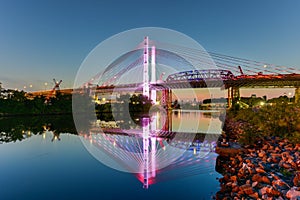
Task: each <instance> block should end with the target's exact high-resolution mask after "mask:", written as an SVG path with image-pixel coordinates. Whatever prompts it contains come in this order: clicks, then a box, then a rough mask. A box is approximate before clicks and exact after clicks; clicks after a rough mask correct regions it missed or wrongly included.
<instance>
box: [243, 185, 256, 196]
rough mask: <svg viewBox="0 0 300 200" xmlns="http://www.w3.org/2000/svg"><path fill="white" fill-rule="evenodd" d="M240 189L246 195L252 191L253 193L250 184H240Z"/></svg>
mask: <svg viewBox="0 0 300 200" xmlns="http://www.w3.org/2000/svg"><path fill="white" fill-rule="evenodd" d="M240 190H241V191H243V193H245V194H247V195H250V194H253V193H254V191H253V189H252V187H251V185H250V184H245V185H242V186H241V187H240Z"/></svg>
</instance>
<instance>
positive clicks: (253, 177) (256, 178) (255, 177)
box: [252, 174, 261, 182]
mask: <svg viewBox="0 0 300 200" xmlns="http://www.w3.org/2000/svg"><path fill="white" fill-rule="evenodd" d="M252 181H253V182H261V176H260V175H259V174H254V175H253V176H252Z"/></svg>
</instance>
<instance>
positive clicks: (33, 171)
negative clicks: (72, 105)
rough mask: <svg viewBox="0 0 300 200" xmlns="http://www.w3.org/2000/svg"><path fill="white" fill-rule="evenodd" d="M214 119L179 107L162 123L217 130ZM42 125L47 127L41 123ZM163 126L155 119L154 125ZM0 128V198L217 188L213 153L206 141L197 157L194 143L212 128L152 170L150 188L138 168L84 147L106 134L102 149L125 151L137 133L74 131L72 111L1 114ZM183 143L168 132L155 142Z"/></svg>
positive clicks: (188, 192) (190, 194)
mask: <svg viewBox="0 0 300 200" xmlns="http://www.w3.org/2000/svg"><path fill="white" fill-rule="evenodd" d="M180 118H181V119H182V120H180V122H178V120H179V119H180ZM176 120H177V121H176ZM209 120H213V121H214V123H213V125H211V126H208V121H209ZM137 121H138V120H137ZM170 121H171V122H170ZM157 122H159V120H157ZM198 122H199V124H200V127H199V128H198V129H197V130H194V129H195V127H193V125H192V124H195V123H198ZM100 123H102V125H101V126H102V127H103V123H104V124H109V123H108V122H103V121H102V122H99V120H98V121H92V122H91V123H90V124H91V129H90V130H94V132H95V130H97V127H98V128H99V126H100V125H99V124H100ZM125 123H126V122H125ZM179 123H182V126H178V124H179ZM218 123H219V120H218V118H217V117H212V116H211V115H203V114H202V113H199V112H193V113H190V112H181V113H179V114H178V113H177V114H174V113H172V114H171V120H169V122H168V127H167V128H168V129H172V130H169V131H170V132H171V131H172V132H177V133H176V135H177V134H180V133H179V132H180V131H182V132H185V134H187V133H188V132H192V131H196V132H197V131H198V132H203V131H209V132H216V131H218ZM45 125H47V126H48V127H47V128H49V129H48V130H47V131H45V130H44V129H43V126H44V127H45ZM120 126H122V125H120ZM162 126H163V125H161V124H159V123H157V124H156V127H157V128H158V129H162ZM112 129H114V128H111V127H110V128H109V130H110V131H111V130H112ZM119 129H120V128H119ZM130 129H135V130H139V125H138V123H137V125H135V126H134V127H133V125H132V124H131V125H130ZM29 130H30V131H29ZM0 132H1V137H0V139H1V140H0V141H1V144H0V160H1V161H0V172H1V173H0V174H1V178H0V195H1V197H0V199H121V198H122V199H123V198H126V199H211V197H212V196H213V195H214V194H215V192H216V191H218V189H219V183H218V181H217V180H216V178H217V177H220V175H219V174H218V173H217V172H215V159H216V156H217V155H216V154H215V153H214V152H212V151H211V150H209V148H211V146H208V147H209V148H208V150H207V151H205V155H202V156H201V158H199V155H200V153H202V154H203V151H200V150H199V148H201V147H202V146H201V145H203V144H204V143H205V141H206V140H207V141H208V142H209V144H213V140H215V138H216V136H215V135H214V136H213V134H212V135H210V136H209V137H206V139H203V138H204V137H203V136H201V135H200V136H199V135H197V137H196V138H198V139H195V140H193V141H192V142H191V144H188V145H189V146H190V148H188V150H187V151H185V153H184V154H183V155H182V156H180V157H179V158H178V160H176V161H175V162H174V163H173V164H171V165H168V166H166V167H164V168H162V169H159V170H156V171H155V176H153V174H152V177H151V179H149V188H148V189H143V177H142V176H143V175H142V174H139V173H135V174H133V173H126V172H120V171H117V170H115V169H112V168H109V167H107V166H106V165H104V164H102V163H101V162H99V160H98V159H96V158H95V157H96V156H97V155H94V154H93V152H91V149H90V148H89V145H90V146H93V147H95V146H96V144H97V145H98V146H100V147H101V144H102V143H103V141H99V140H101V138H102V140H104V139H103V137H102V136H105V138H106V139H107V141H111V144H112V145H111V147H110V146H108V147H107V146H105V148H103V149H104V150H105V151H103V152H110V151H111V148H114V147H115V146H117V147H121V148H123V150H124V148H125V146H126V148H128V149H126V152H129V149H130V148H132V147H130V145H131V144H132V143H130V142H128V141H129V140H134V141H139V137H136V138H135V137H133V136H132V135H128V134H125V135H124V134H123V135H121V134H111V133H110V134H107V133H106V134H105V133H102V135H101V134H100V133H94V132H93V133H92V131H89V133H84V134H82V133H81V134H80V135H77V132H76V131H75V128H74V124H73V122H72V117H71V116H62V117H57V116H52V117H47V118H41V117H32V118H6V119H0ZM96 132H97V131H96ZM111 132H112V131H111ZM135 134H136V133H135ZM183 134H184V133H183ZM174 138H175V139H174ZM207 138H208V139H207ZM112 139H114V141H112ZM124 141H127V142H125V144H124ZM137 143H138V142H137ZM184 143H187V142H186V141H184V140H183V139H182V137H180V141H179V140H177V141H176V137H174V136H170V137H169V138H168V139H160V140H157V143H155V144H156V146H157V147H159V148H160V149H159V150H161V151H163V150H165V147H164V146H165V145H167V144H169V145H173V146H174V145H175V146H176V145H177V146H178V148H180V147H179V146H180V145H182V144H184ZM105 144H106V143H105ZM128 145H129V147H127V146H128ZM100 147H99V148H100ZM176 148H177V147H176ZM132 151H133V150H132ZM94 153H95V152H94ZM110 153H111V152H110ZM110 155H111V157H114V156H116V155H120V154H119V153H116V154H110ZM161 161H162V160H161V159H160V160H159V159H158V160H157V162H161ZM155 166H159V164H156V165H155Z"/></svg>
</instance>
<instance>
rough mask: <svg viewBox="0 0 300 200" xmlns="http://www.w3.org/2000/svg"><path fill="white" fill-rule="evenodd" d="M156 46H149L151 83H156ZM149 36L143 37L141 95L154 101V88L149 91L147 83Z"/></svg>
mask: <svg viewBox="0 0 300 200" xmlns="http://www.w3.org/2000/svg"><path fill="white" fill-rule="evenodd" d="M155 54H156V48H155V46H152V47H151V83H156V69H155V68H156V56H155ZM149 57H150V56H149V38H148V36H146V37H145V39H144V71H143V72H144V74H143V95H144V96H147V97H148V98H150V99H151V100H152V102H153V103H156V90H151V91H150V83H149V61H150V59H149Z"/></svg>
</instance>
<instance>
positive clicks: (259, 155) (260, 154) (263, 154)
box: [258, 151, 266, 158]
mask: <svg viewBox="0 0 300 200" xmlns="http://www.w3.org/2000/svg"><path fill="white" fill-rule="evenodd" d="M265 156H266V152H265V151H260V152H259V153H258V157H260V158H263V157H265Z"/></svg>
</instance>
